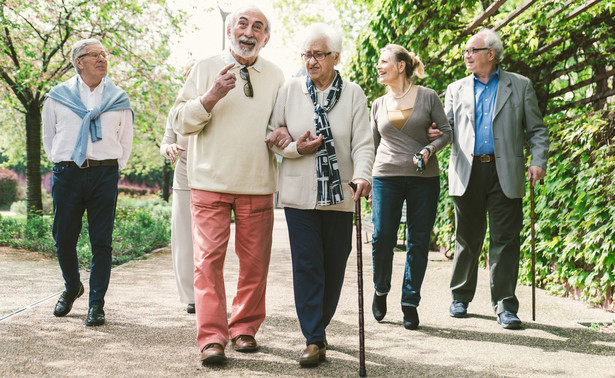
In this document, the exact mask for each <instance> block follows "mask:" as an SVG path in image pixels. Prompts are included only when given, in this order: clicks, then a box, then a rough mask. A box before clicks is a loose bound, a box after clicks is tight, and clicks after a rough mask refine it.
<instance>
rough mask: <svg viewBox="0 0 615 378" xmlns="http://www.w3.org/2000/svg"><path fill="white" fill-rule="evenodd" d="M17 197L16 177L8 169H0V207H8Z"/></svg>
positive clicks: (17, 182)
mask: <svg viewBox="0 0 615 378" xmlns="http://www.w3.org/2000/svg"><path fill="white" fill-rule="evenodd" d="M18 196H19V181H18V180H17V175H16V174H15V172H13V171H9V170H8V169H0V206H3V205H8V204H10V203H12V202H13V201H15V200H16V199H17V197H18Z"/></svg>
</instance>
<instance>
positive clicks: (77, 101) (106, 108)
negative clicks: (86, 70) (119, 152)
mask: <svg viewBox="0 0 615 378" xmlns="http://www.w3.org/2000/svg"><path fill="white" fill-rule="evenodd" d="M77 77H78V76H77V75H76V76H74V77H72V78H71V79H69V80H67V81H65V82H64V83H62V84H58V85H56V86H55V87H53V88H51V91H49V94H48V95H47V96H49V97H50V98H52V99H54V100H56V101H58V102H59V103H60V104H62V105H64V106H66V107H67V108H69V109H70V110H72V111H73V112H74V113H75V114H77V115H78V116H79V117H81V118H82V119H83V122H82V123H81V129H80V130H79V136H78V137H77V143H76V144H75V150H74V151H73V154H72V155H71V157H70V158H71V160H72V161H74V162H75V163H76V164H77V165H81V164H83V162H85V153H86V149H87V146H88V134H90V136H91V140H92V143H94V142H98V141H99V140H102V130H101V126H100V115H101V114H103V113H105V112H112V111H120V110H130V111H131V112H132V120H133V122H134V119H135V113H134V111H133V110H132V108H131V107H130V100H129V99H128V95H127V94H126V92H124V91H123V90H122V89H120V88H118V87H116V86H115V84H113V82H112V81H111V79H109V78H107V77H105V78H103V81H104V84H105V88H104V90H103V96H102V102H101V103H100V107H98V108H94V109H92V110H88V109H87V108H86V106H85V105H84V104H83V102H82V101H81V96H80V95H79V80H77Z"/></svg>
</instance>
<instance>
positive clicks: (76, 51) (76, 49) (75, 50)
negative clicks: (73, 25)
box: [70, 38, 102, 75]
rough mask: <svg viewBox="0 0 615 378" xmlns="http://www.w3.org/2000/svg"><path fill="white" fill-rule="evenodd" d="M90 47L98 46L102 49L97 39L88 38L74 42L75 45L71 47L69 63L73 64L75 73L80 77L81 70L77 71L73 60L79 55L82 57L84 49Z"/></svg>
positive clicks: (77, 68)
mask: <svg viewBox="0 0 615 378" xmlns="http://www.w3.org/2000/svg"><path fill="white" fill-rule="evenodd" d="M90 45H100V46H101V47H102V43H100V41H99V40H98V39H96V38H88V39H82V40H80V41H77V42H75V44H74V45H73V47H72V49H71V51H70V61H71V63H72V64H73V67H75V71H77V73H78V74H79V75H81V70H80V69H79V67H77V63H76V62H75V59H77V58H78V57H79V56H80V55H82V54H83V51H85V48H86V47H87V46H90Z"/></svg>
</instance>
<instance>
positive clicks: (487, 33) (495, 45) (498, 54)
mask: <svg viewBox="0 0 615 378" xmlns="http://www.w3.org/2000/svg"><path fill="white" fill-rule="evenodd" d="M475 35H477V36H480V37H481V38H482V39H483V40H484V41H485V47H488V48H490V49H494V50H495V61H496V62H497V63H501V62H502V59H504V46H503V45H502V40H501V39H500V36H499V35H498V33H496V32H494V31H493V30H491V29H482V30H481V31H479V32H478V33H476V34H475Z"/></svg>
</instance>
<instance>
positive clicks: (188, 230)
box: [160, 61, 195, 314]
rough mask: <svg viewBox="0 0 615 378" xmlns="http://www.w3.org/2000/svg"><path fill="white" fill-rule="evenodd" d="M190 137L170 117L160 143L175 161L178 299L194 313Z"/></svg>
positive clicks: (174, 242) (163, 152)
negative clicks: (173, 124)
mask: <svg viewBox="0 0 615 378" xmlns="http://www.w3.org/2000/svg"><path fill="white" fill-rule="evenodd" d="M194 63H195V62H194V61H190V62H189V63H188V64H187V65H186V69H185V70H184V75H183V77H184V81H186V78H187V77H188V74H190V71H191V70H192V66H194ZM186 148H188V137H185V136H182V135H179V134H177V133H176V132H175V130H173V127H172V126H171V122H170V119H167V126H166V128H165V130H164V137H163V138H162V143H160V154H161V155H162V156H163V157H164V158H166V159H169V160H170V161H171V164H174V163H175V162H176V161H177V165H175V170H174V172H173V200H172V212H171V254H172V257H173V272H174V273H175V281H176V283H177V290H178V291H179V300H180V301H181V303H183V304H185V305H186V312H187V313H189V314H194V312H195V308H194V255H193V253H192V221H191V219H190V187H189V186H188V173H187V163H186V161H187V159H186V157H187V155H188V154H187V153H186V152H185V151H186Z"/></svg>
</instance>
